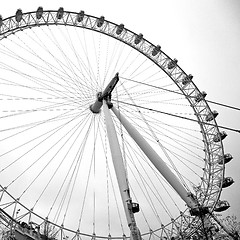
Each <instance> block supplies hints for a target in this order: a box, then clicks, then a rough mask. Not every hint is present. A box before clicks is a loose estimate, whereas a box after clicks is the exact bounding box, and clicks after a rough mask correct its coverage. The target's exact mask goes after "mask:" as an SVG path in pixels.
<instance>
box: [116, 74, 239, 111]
mask: <svg viewBox="0 0 240 240" xmlns="http://www.w3.org/2000/svg"><path fill="white" fill-rule="evenodd" d="M121 78H122V79H125V80H128V81H131V82H135V83H139V84H142V85H146V86H149V87H153V88H157V89H161V90H164V91H167V92H172V93H176V94H179V95H182V96H184V94H183V93H182V92H177V91H174V90H170V89H166V88H163V87H159V86H154V85H151V84H148V83H145V82H139V81H136V80H133V79H129V78H124V77H122V76H121ZM205 101H206V102H209V103H212V104H216V105H220V106H222V107H227V108H231V109H234V110H237V111H240V108H237V107H234V106H230V105H227V104H223V103H218V102H215V101H211V100H206V99H205Z"/></svg>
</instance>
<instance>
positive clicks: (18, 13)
mask: <svg viewBox="0 0 240 240" xmlns="http://www.w3.org/2000/svg"><path fill="white" fill-rule="evenodd" d="M22 16H23V13H22V10H21V9H18V10H17V12H16V14H15V19H16V21H17V22H18V23H19V22H21V20H22Z"/></svg>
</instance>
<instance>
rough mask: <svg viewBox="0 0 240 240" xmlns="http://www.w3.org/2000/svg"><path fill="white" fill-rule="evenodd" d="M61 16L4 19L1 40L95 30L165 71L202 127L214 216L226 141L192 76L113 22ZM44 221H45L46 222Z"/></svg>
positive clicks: (207, 200)
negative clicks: (38, 32)
mask: <svg viewBox="0 0 240 240" xmlns="http://www.w3.org/2000/svg"><path fill="white" fill-rule="evenodd" d="M57 13H58V11H56V10H47V11H46V10H44V11H43V12H42V16H41V18H40V19H38V18H37V17H36V14H37V11H32V12H27V13H23V14H22V16H21V19H20V21H17V19H16V15H15V16H11V17H8V18H6V19H3V20H2V21H1V22H0V40H2V39H4V38H6V37H7V36H9V35H11V34H14V33H16V32H18V31H21V30H25V29H27V28H31V27H37V26H44V25H65V26H66V25H67V26H73V27H81V28H86V29H88V30H93V31H96V32H99V33H102V34H105V35H108V36H109V37H112V38H115V39H117V40H119V41H121V42H123V43H125V44H127V45H128V46H130V47H132V48H134V49H135V50H137V51H139V52H140V53H142V54H143V55H144V56H145V57H147V58H148V59H149V60H151V61H152V62H154V63H155V64H156V65H157V66H158V67H160V68H161V69H162V71H164V72H165V73H166V74H167V75H168V76H169V77H170V78H171V79H172V81H173V82H174V83H175V84H176V85H177V86H178V88H179V89H180V90H181V92H182V93H183V94H184V96H185V97H186V98H187V100H188V101H189V103H190V105H191V106H192V109H193V111H194V113H195V115H196V118H197V121H198V123H199V125H200V129H201V132H202V136H203V142H204V146H205V168H204V173H203V177H202V183H201V189H203V192H204V198H203V199H200V200H201V202H202V203H203V205H204V206H210V212H212V211H213V210H214V207H215V205H216V203H217V201H218V200H219V198H220V194H221V190H222V181H223V179H224V168H225V166H224V164H223V165H221V166H220V165H219V164H218V162H217V161H218V159H219V157H221V156H223V155H224V152H223V144H222V141H221V140H220V142H218V143H216V142H214V141H213V137H214V135H216V134H219V129H218V126H217V123H216V120H215V119H213V120H212V122H213V124H211V125H209V123H208V122H207V121H206V120H205V116H206V115H207V114H208V113H211V112H212V111H211V109H210V107H209V105H208V103H207V102H206V100H205V99H204V98H203V99H202V100H201V101H200V102H196V101H195V99H196V97H197V95H199V94H201V92H200V91H199V89H198V88H197V86H196V85H195V84H194V83H193V82H192V81H190V82H189V83H187V85H185V84H183V80H184V79H185V78H187V77H188V75H187V74H186V73H185V72H184V71H183V70H182V69H181V68H180V67H179V66H178V64H175V65H174V67H173V68H172V69H169V68H168V63H170V62H171V61H173V59H171V58H170V57H169V56H168V55H166V54H165V53H164V52H163V51H162V50H160V51H159V52H158V53H157V54H156V55H155V56H153V55H152V54H151V53H152V51H153V49H154V48H155V47H156V45H154V44H152V43H151V42H149V41H148V40H146V39H145V38H142V39H141V41H140V42H139V43H138V44H135V43H134V39H135V38H136V37H137V36H138V34H136V33H134V32H132V31H130V30H128V29H127V28H125V27H124V29H123V31H122V32H121V33H120V34H119V35H118V34H116V29H117V27H118V26H119V25H117V24H115V23H113V22H110V21H107V20H105V19H104V22H103V24H102V26H100V27H98V26H97V22H98V20H99V18H97V17H94V16H91V15H87V14H84V17H83V19H82V21H80V22H78V21H77V20H76V18H77V16H78V14H79V13H77V12H70V11H63V16H62V17H61V18H57ZM212 173H214V174H212ZM219 182H220V183H221V184H220V185H219ZM25 208H26V207H25ZM26 209H27V208H26ZM28 210H29V209H28ZM29 212H30V210H29ZM37 216H38V215H37ZM180 216H181V215H180ZM180 216H179V217H180ZM179 217H178V218H179ZM41 218H42V217H41ZM178 218H176V219H175V220H177V219H178ZM42 219H43V220H44V218H42ZM193 221H194V220H193ZM53 224H54V223H53ZM169 224H171V223H169ZM166 226H168V225H166ZM166 226H162V227H161V228H159V229H156V230H154V231H151V233H152V232H157V231H159V230H160V229H162V228H164V227H166ZM59 227H61V228H63V227H62V226H59ZM64 229H65V228H64ZM65 230H67V231H72V230H69V229H65ZM78 234H79V232H78ZM80 234H81V235H85V236H92V235H88V234H84V233H80ZM146 234H149V233H146ZM146 234H143V235H146ZM95 237H101V236H95ZM101 238H105V237H101Z"/></svg>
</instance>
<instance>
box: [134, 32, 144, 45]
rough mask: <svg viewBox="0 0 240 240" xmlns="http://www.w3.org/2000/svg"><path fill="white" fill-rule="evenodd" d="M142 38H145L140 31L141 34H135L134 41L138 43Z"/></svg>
mask: <svg viewBox="0 0 240 240" xmlns="http://www.w3.org/2000/svg"><path fill="white" fill-rule="evenodd" d="M142 39H143V35H142V34H141V33H140V34H138V35H136V36H135V40H134V43H135V44H136V45H137V44H139V43H140V42H141V41H142Z"/></svg>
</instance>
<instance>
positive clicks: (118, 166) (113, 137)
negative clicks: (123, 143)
mask: <svg viewBox="0 0 240 240" xmlns="http://www.w3.org/2000/svg"><path fill="white" fill-rule="evenodd" d="M103 112H104V115H105V123H106V127H107V134H108V139H109V145H110V149H111V154H112V160H113V165H114V169H115V172H116V176H117V180H118V186H119V189H120V193H121V197H122V202H123V205H124V210H125V214H126V218H127V222H128V226H129V227H130V230H131V237H132V239H134V240H140V239H141V238H140V234H139V230H138V229H137V226H136V222H135V218H134V214H133V212H132V211H131V207H130V208H129V204H131V203H132V201H131V197H130V191H129V186H128V182H127V176H126V171H125V167H124V163H123V158H122V153H121V149H120V146H119V142H118V138H117V133H116V130H115V127H114V123H113V120H112V117H111V113H110V111H109V109H108V106H107V104H106V102H105V100H104V101H103Z"/></svg>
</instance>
